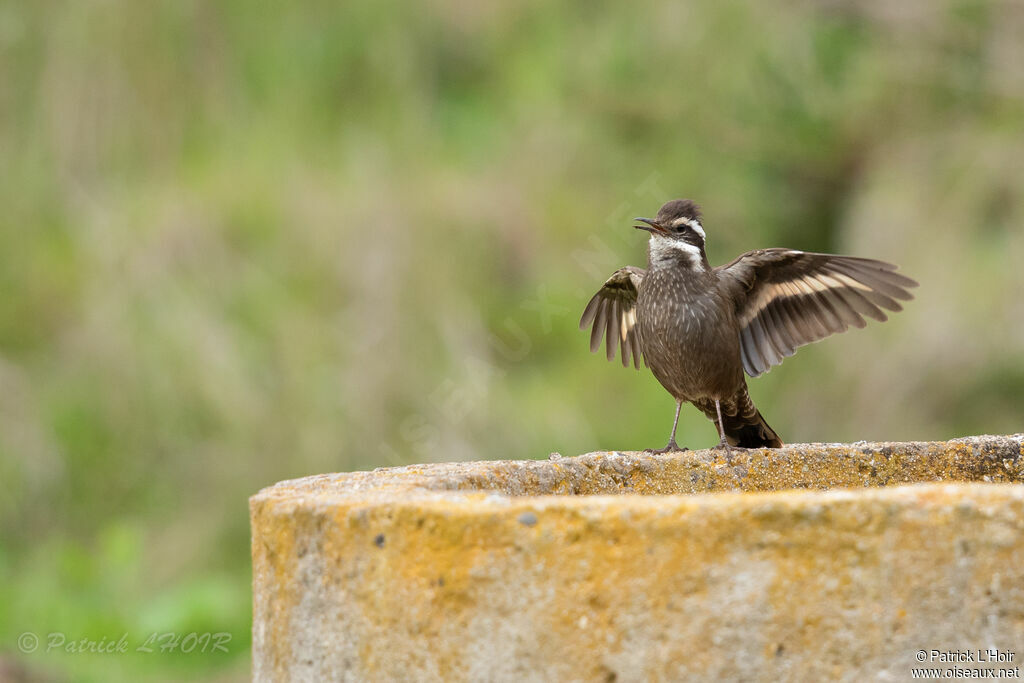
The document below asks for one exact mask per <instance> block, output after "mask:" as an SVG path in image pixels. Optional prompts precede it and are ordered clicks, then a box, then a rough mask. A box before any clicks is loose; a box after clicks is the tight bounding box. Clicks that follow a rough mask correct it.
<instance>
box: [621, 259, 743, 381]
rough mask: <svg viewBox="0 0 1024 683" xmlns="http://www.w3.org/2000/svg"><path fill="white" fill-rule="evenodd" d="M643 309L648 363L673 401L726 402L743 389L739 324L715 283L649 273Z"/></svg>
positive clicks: (640, 303) (641, 323) (662, 272)
mask: <svg viewBox="0 0 1024 683" xmlns="http://www.w3.org/2000/svg"><path fill="white" fill-rule="evenodd" d="M637 309H638V315H637V328H638V330H639V333H640V346H641V349H642V350H643V353H644V357H645V358H646V359H647V364H648V366H650V368H651V371H652V372H653V373H654V376H655V377H656V378H657V379H658V381H659V382H661V384H662V386H664V387H665V389H667V390H668V391H669V393H671V394H672V395H673V396H675V397H676V398H678V399H683V400H693V399H697V398H703V397H708V398H720V399H725V398H728V397H730V396H732V395H733V394H734V393H735V392H736V391H737V390H738V389H739V388H740V387H741V386H742V383H743V369H742V365H741V363H740V341H739V331H738V327H737V323H736V320H735V318H734V316H733V312H732V308H731V306H730V305H729V304H728V302H727V301H726V300H724V299H723V297H722V295H721V294H719V292H718V289H717V287H716V286H715V283H714V281H712V280H709V279H707V278H704V279H698V278H695V277H694V276H693V274H690V273H679V272H677V271H676V272H673V270H669V269H666V270H661V269H655V270H653V271H649V272H648V274H647V276H646V277H645V278H644V280H643V282H642V284H641V286H640V291H639V296H638V300H637Z"/></svg>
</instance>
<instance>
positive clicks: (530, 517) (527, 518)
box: [519, 512, 537, 526]
mask: <svg viewBox="0 0 1024 683" xmlns="http://www.w3.org/2000/svg"><path fill="white" fill-rule="evenodd" d="M519 523H520V524H525V525H526V526H533V525H534V524H536V523H537V515H535V514H533V513H532V512H524V513H523V514H521V515H519Z"/></svg>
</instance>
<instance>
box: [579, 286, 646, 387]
mask: <svg viewBox="0 0 1024 683" xmlns="http://www.w3.org/2000/svg"><path fill="white" fill-rule="evenodd" d="M645 272H646V271H645V270H644V269H643V268H637V267H635V266H626V267H625V268H619V269H618V270H617V271H615V273H614V274H613V275H612V276H611V277H610V278H608V280H607V281H606V282H605V283H604V286H602V287H601V289H599V290H597V294H595V295H594V297H593V298H592V299H591V300H590V303H588V304H587V307H586V308H585V309H583V316H582V317H581V318H580V329H581V330H584V329H586V328H587V326H588V325H591V324H593V327H592V329H591V330H590V350H591V351H597V350H598V348H600V346H601V340H602V339H604V340H605V346H607V351H608V360H612V359H614V358H615V347H616V346H618V347H619V350H620V353H621V355H622V366H623V367H627V368H628V367H629V356H630V354H631V353H632V355H633V364H634V365H635V366H636V367H637V369H639V368H640V358H641V353H640V339H639V338H638V337H637V333H636V297H637V292H638V291H639V289H640V281H641V280H643V277H644V273H645Z"/></svg>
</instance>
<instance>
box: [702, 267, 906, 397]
mask: <svg viewBox="0 0 1024 683" xmlns="http://www.w3.org/2000/svg"><path fill="white" fill-rule="evenodd" d="M895 270H896V266H894V265H892V264H891V263H885V262H883V261H875V260H873V259H865V258H856V257H853V256H833V255H831V254H811V253H807V252H803V251H794V250H792V249H761V250H759V251H752V252H749V253H746V254H743V255H742V256H740V257H739V258H738V259H736V260H735V261H733V262H732V263H729V264H726V265H724V266H720V267H718V268H716V269H715V271H716V272H717V274H718V275H719V281H720V282H721V283H722V286H723V287H725V288H727V290H728V291H729V293H730V294H731V296H732V299H733V300H734V301H735V302H736V317H737V319H738V320H739V323H740V330H741V331H740V347H741V352H742V355H743V369H744V370H746V372H747V374H748V375H750V376H751V377H756V376H757V375H760V374H761V373H763V372H765V371H767V370H768V369H769V368H771V367H772V366H773V365H778V364H779V363H781V362H782V359H783V358H785V357H786V356H792V355H793V354H794V353H795V352H796V349H797V347H799V346H803V345H804V344H810V343H811V342H815V341H818V340H819V339H824V338H825V337H827V336H829V335H831V334H835V333H837V332H845V331H846V330H847V329H848V328H849V327H850V326H851V325H852V326H854V327H864V325H865V324H866V323H865V322H864V317H865V316H866V317H868V318H874V319H875V320H882V321H884V320H886V315H885V313H884V312H883V309H885V310H889V311H900V310H903V307H902V306H900V304H899V302H898V301H897V300H898V299H901V300H904V301H906V300H909V299H912V298H914V297H913V296H911V294H910V292H908V291H907V288H908V287H916V286H917V283H916V282H914V281H913V280H911V279H910V278H908V277H905V276H903V275H900V274H899V273H896V272H895Z"/></svg>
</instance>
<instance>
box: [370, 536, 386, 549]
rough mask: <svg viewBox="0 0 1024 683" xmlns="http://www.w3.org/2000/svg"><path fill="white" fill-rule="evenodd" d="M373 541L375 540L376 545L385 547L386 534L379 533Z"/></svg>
mask: <svg viewBox="0 0 1024 683" xmlns="http://www.w3.org/2000/svg"><path fill="white" fill-rule="evenodd" d="M373 542H374V544H376V546H377V547H378V548H383V547H384V534H377V536H376V538H374V539H373Z"/></svg>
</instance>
